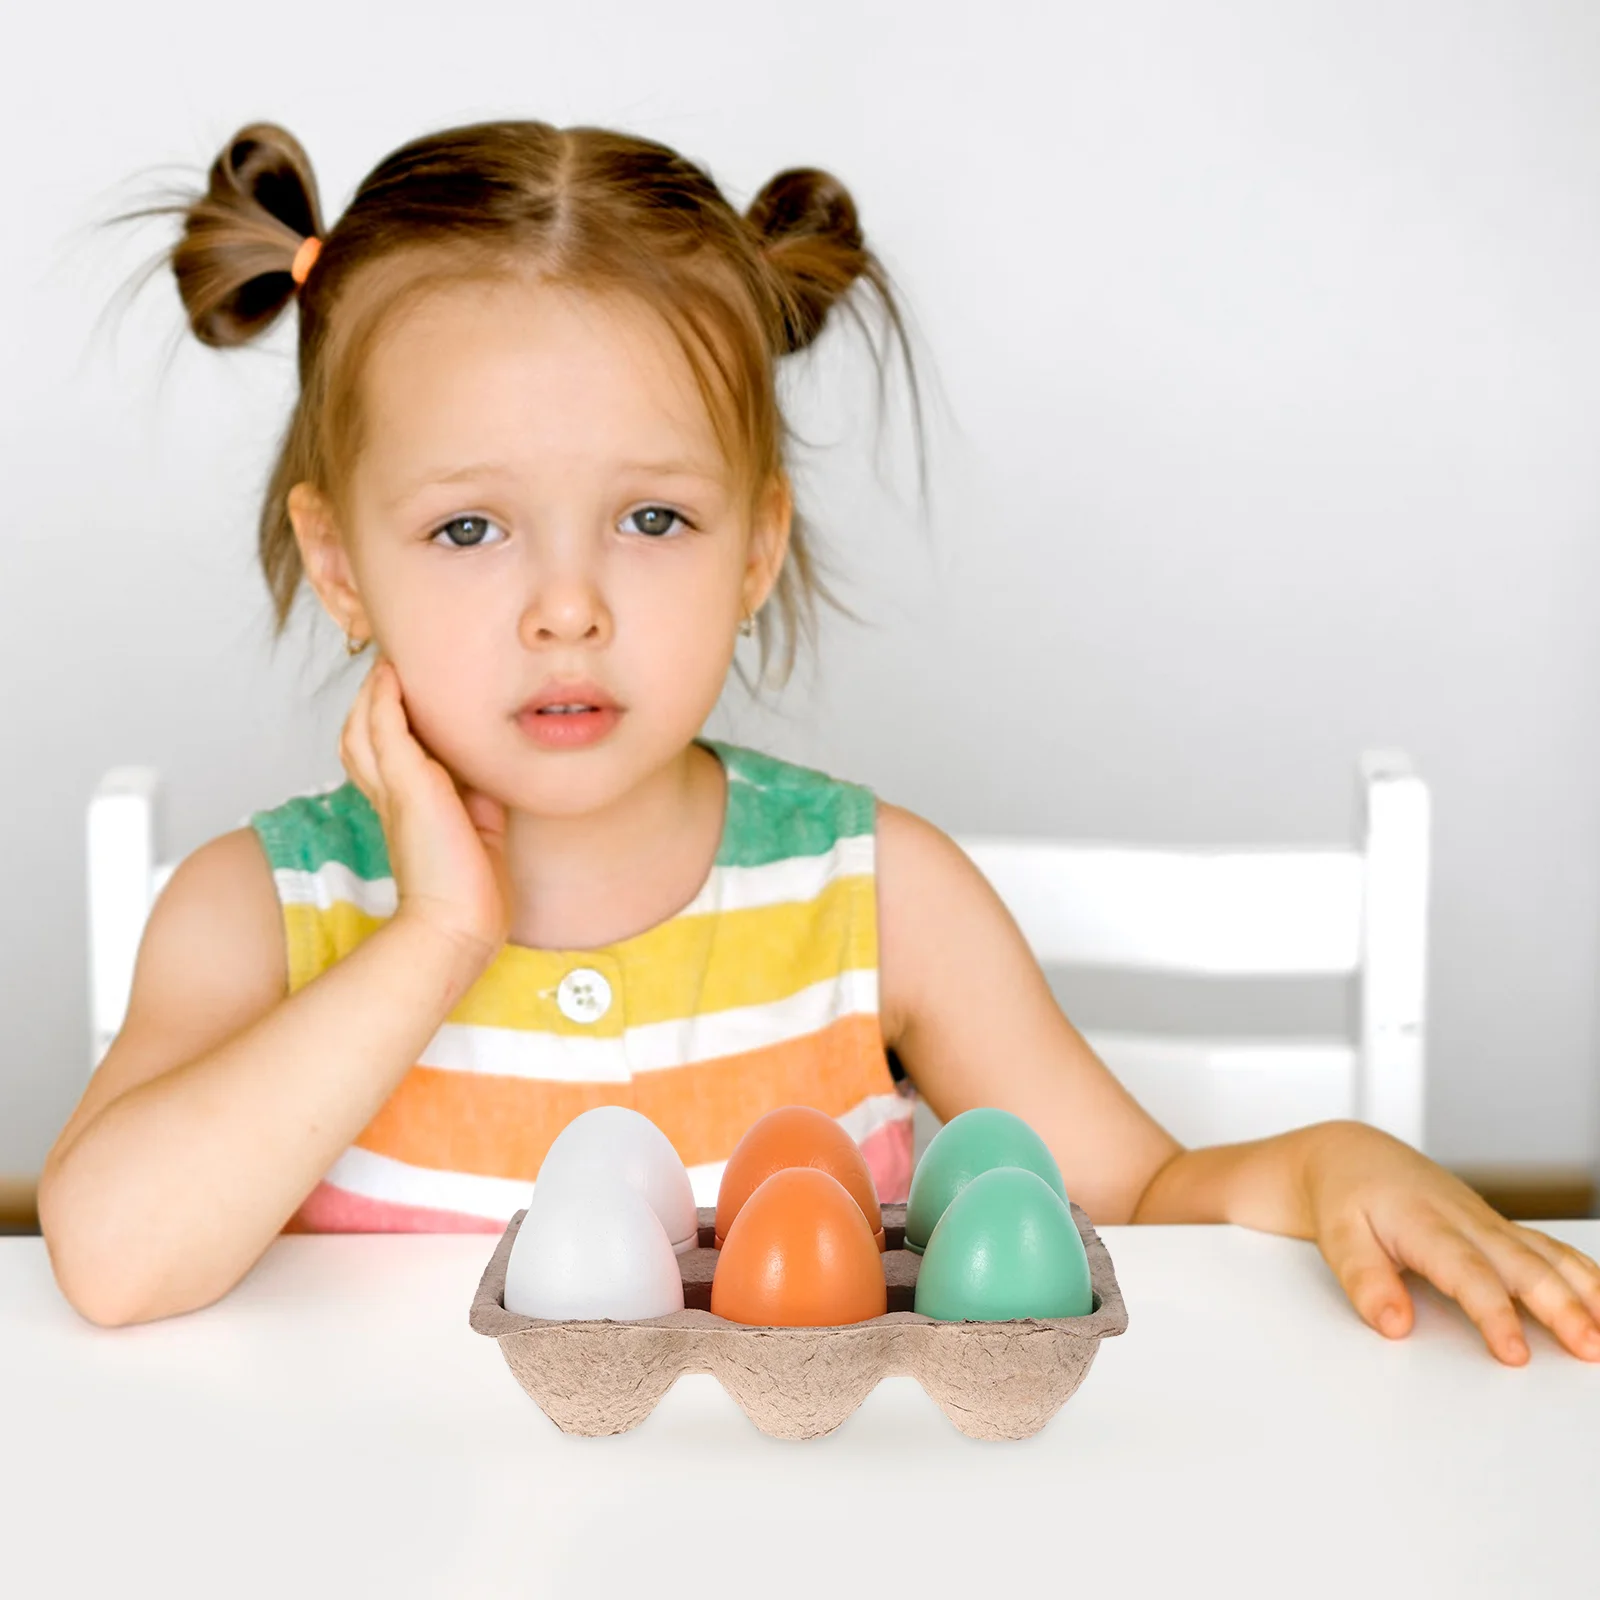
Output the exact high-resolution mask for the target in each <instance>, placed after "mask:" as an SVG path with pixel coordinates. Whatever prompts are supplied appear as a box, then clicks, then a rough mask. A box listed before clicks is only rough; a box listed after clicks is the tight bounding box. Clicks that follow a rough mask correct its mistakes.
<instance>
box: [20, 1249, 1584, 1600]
mask: <svg viewBox="0 0 1600 1600" xmlns="http://www.w3.org/2000/svg"><path fill="white" fill-rule="evenodd" d="M1544 1226H1545V1227H1546V1229H1547V1231H1549V1232H1551V1233H1553V1234H1555V1235H1557V1236H1558V1237H1561V1238H1564V1239H1567V1240H1569V1241H1570V1242H1572V1243H1574V1244H1576V1245H1578V1246H1579V1247H1580V1248H1582V1249H1584V1250H1585V1251H1587V1252H1588V1253H1590V1254H1591V1255H1594V1254H1600V1222H1566V1223H1550V1224H1545V1225H1544ZM1101 1236H1102V1238H1103V1239H1104V1240H1105V1243H1106V1246H1107V1248H1108V1249H1109V1250H1110V1252H1111V1257H1112V1260H1113V1261H1114V1262H1115V1264H1116V1268H1117V1274H1118V1278H1119V1281H1120V1282H1121V1285H1122V1289H1123V1293H1124V1295H1125V1297H1126V1299H1127V1303H1128V1313H1129V1327H1128V1331H1127V1332H1126V1333H1125V1334H1123V1335H1122V1336H1121V1337H1119V1338H1114V1339H1108V1340H1106V1341H1105V1342H1104V1343H1103V1344H1102V1346H1101V1348H1100V1353H1099V1355H1098V1356H1097V1357H1096V1359H1095V1363H1094V1365H1093V1366H1092V1367H1091V1368H1090V1370H1089V1374H1088V1376H1087V1378H1086V1379H1085V1380H1084V1382H1083V1385H1082V1387H1081V1388H1080V1389H1079V1390H1078V1392H1077V1393H1076V1394H1075V1395H1074V1396H1073V1397H1072V1398H1071V1399H1070V1400H1068V1402H1067V1403H1066V1405H1065V1406H1064V1407H1063V1409H1062V1410H1061V1411H1060V1412H1058V1413H1057V1415H1056V1417H1055V1418H1054V1419H1053V1420H1052V1421H1051V1422H1050V1424H1049V1425H1048V1426H1047V1427H1046V1428H1045V1429H1044V1430H1043V1432H1041V1433H1040V1434H1038V1435H1036V1436H1035V1437H1034V1438H1032V1439H1029V1440H1024V1441H1019V1442H1015V1443H980V1442H977V1441H974V1440H970V1439H967V1438H965V1437H964V1436H963V1435H961V1434H960V1433H958V1432H957V1431H956V1429H955V1428H954V1427H952V1426H951V1424H950V1423H949V1422H948V1421H947V1420H946V1419H945V1417H944V1415H943V1414H942V1413H941V1412H940V1411H939V1409H938V1408H937V1407H936V1406H935V1405H934V1404H933V1402H932V1401H931V1400H930V1399H928V1398H927V1396H926V1395H924V1394H923V1392H922V1391H921V1389H920V1388H918V1387H917V1385H916V1382H915V1381H914V1380H913V1379H910V1378H891V1379H886V1380H885V1381H884V1382H883V1383H882V1384H880V1385H879V1387H878V1388H877V1389H876V1390H874V1391H873V1393H872V1394H871V1395H870V1396H869V1398H868V1399H867V1401H866V1403H865V1404H864V1405H863V1406H862V1407H861V1409H860V1410H859V1411H857V1412H856V1413H855V1415H854V1416H853V1417H851V1419H850V1420H849V1421H848V1422H847V1423H846V1424H845V1425H844V1426H843V1427H842V1428H841V1429H839V1430H838V1431H837V1432H836V1433H834V1434H831V1435H829V1436H828V1437H826V1438H823V1439H818V1440H813V1441H810V1442H808V1443H786V1442H780V1441H777V1440H772V1439H768V1438H766V1437H765V1436H764V1435H762V1434H760V1433H758V1432H757V1431H756V1429H755V1428H754V1427H753V1426H752V1425H751V1424H750V1423H749V1421H747V1420H746V1418H745V1416H744V1414H743V1412H741V1411H740V1410H739V1408H738V1407H737V1406H736V1405H735V1404H734V1402H733V1400H732V1399H730V1398H729V1397H728V1396H727V1395H726V1394H725V1393H724V1392H723V1391H722V1389H721V1388H720V1387H719V1386H718V1384H717V1382H716V1380H715V1379H714V1378H710V1377H703V1376H690V1377H685V1378H683V1379H680V1381H679V1382H678V1384H677V1386H676V1387H675V1388H674V1389H673V1390H672V1391H671V1392H670V1393H669V1394H668V1395H667V1396H666V1398H665V1399H664V1400H663V1401H662V1402H661V1404H660V1405H659V1406H658V1407H657V1409H656V1411H655V1412H654V1414H653V1415H652V1416H651V1417H650V1418H649V1420H648V1421H647V1422H645V1423H644V1425H643V1426H642V1427H640V1428H639V1429H637V1430H636V1431H635V1432H633V1433H630V1434H624V1435H620V1436H617V1437H614V1438H608V1439H580V1438H572V1437H568V1436H567V1435H564V1434H562V1433H560V1432H559V1431H558V1430H557V1429H556V1428H555V1427H554V1425H553V1424H551V1423H550V1422H548V1421H547V1420H546V1419H545V1417H544V1415H543V1413H542V1412H540V1411H539V1410H538V1408H537V1407H536V1406H535V1405H534V1404H533V1402H532V1401H531V1400H529V1399H528V1398H527V1397H526V1396H525V1395H524V1394H523V1393H522V1391H521V1389H519V1388H518V1386H517V1384H516V1382H515V1380H514V1379H513V1377H512V1376H511V1373H510V1371H509V1370H508V1369H507V1368H506V1366H505V1363H504V1361H503V1359H502V1357H501V1355H500V1351H499V1348H498V1347H497V1346H496V1344H495V1343H494V1341H493V1340H491V1339H487V1338H484V1337H482V1336H481V1335H478V1334H475V1333H473V1332H471V1331H470V1329H469V1328H468V1327H467V1310H468V1307H469V1305H470V1304H471V1300H472V1293H473V1289H474V1287H475V1285H476V1284H477V1281H478V1277H479V1275H480V1273H481V1271H482V1268H483V1265H484V1263H485V1262H486V1261H487V1259H488V1256H489V1254H490V1251H491V1249H492V1246H493V1240H492V1239H491V1238H489V1237H487V1236H484V1237H477V1238H460V1237H365V1238H305V1237H295V1238H289V1239H284V1240H282V1241H280V1242H279V1243H278V1244H276V1245H275V1246H274V1247H273V1248H272V1249H271V1250H270V1251H269V1252H268V1254H267V1256H266V1258H265V1259H264V1260H263V1261H262V1262H261V1264H260V1265H259V1266H258V1267H257V1269H256V1270H255V1271H254V1272H253V1273H252V1274H251V1276H250V1277H249V1278H248V1279H247V1280H246V1281H245V1282H244V1283H243V1284H242V1285H241V1286H240V1287H239V1288H238V1289H237V1290H235V1292H234V1293H233V1294H232V1295H230V1296H229V1297H228V1298H227V1299H226V1300H225V1301H224V1302H223V1303H222V1304H220V1305H218V1306H214V1307H212V1308H210V1309H208V1310H205V1311H202V1312H198V1313H196V1314H194V1315H192V1316H188V1317H182V1318H176V1319H173V1320H171V1321H169V1322H166V1323H158V1324H154V1325H151V1326H147V1327H140V1328H130V1329H123V1330H115V1331H111V1330H104V1329H98V1328H95V1327H93V1326H92V1325H90V1324H88V1323H85V1322H83V1321H82V1320H81V1319H79V1318H78V1317H77V1315H76V1314H75V1313H74V1312H73V1311H72V1310H71V1308H70V1307H69V1306H68V1305H67V1304H66V1302H65V1301H64V1300H62V1299H61V1297H60V1295H59V1294H58V1292H57V1290H56V1288H55V1285H54V1281H53V1279H52V1278H51V1276H50V1270H49V1263H48V1260H47V1258H46V1255H45V1252H44V1248H43V1245H42V1243H41V1242H40V1241H39V1240H37V1239H4V1240H0V1594H3V1595H8V1596H13V1595H14V1596H17V1597H19V1600H21V1597H29V1600H31V1597H33V1596H52V1597H53V1596H57V1595H64V1596H76V1595H85V1596H89V1595H92V1596H95V1597H96V1600H103V1597H106V1596H115V1597H117V1600H122V1597H124V1596H129V1595H145V1594H149V1595H162V1596H188V1595H202V1594H203V1595H207V1596H214V1595H223V1596H227V1597H228V1600H235V1597H238V1596H244V1595H252V1596H253V1595H272V1596H274V1597H276V1600H284V1597H289V1596H294V1597H299V1596H306V1595H313V1596H320V1595H340V1596H349V1597H358V1596H359V1597H365V1596H368V1595H371V1596H376V1597H388V1596H411V1595H430V1596H433V1595H437V1596H447V1597H452V1600H454V1597H463V1600H478V1597H493V1596H499V1595H510V1594H518V1595H522V1594H528V1595H539V1594H552V1595H571V1596H583V1597H587V1596H591V1595H604V1594H613V1593H616V1594H628V1595H633V1596H638V1597H641V1600H654V1597H657V1596H664V1595H680V1594H681V1595H690V1594H694V1595H699V1596H706V1597H710V1596H716V1595H721V1594H725V1593H736V1592H737V1593H742V1594H746V1595H754V1594H757V1593H761V1594H778V1595H790V1594H794V1595H802V1594H803V1595H807V1596H815V1597H819V1600H820V1597H823V1596H830V1595H834V1596H840V1597H845V1596H850V1597H853V1596H857V1595H860V1596H891V1595H894V1596H900V1595H903V1596H907V1597H918V1600H922V1597H929V1596H935V1595H945V1594H955V1595H962V1596H971V1597H978V1596H984V1597H988V1596H996V1597H1002V1596H1007V1595H1016V1596H1019V1597H1020V1596H1022V1595H1024V1594H1029V1595H1031V1594H1050V1595H1055V1594H1061V1595H1066V1596H1082V1595H1087V1594H1090V1593H1093V1594H1100V1595H1132V1596H1146V1595H1149V1596H1163V1597H1165V1596H1168V1595H1191V1596H1192V1595H1201V1596H1209V1595H1212V1594H1217V1595H1229V1596H1255V1595H1262V1596H1268V1595H1270V1596H1272V1597H1274V1600H1280V1597H1292V1600H1311V1597H1317V1596H1324V1595H1327V1596H1333V1595H1339V1596H1346V1595H1352V1594H1359V1595H1362V1596H1364V1597H1365V1596H1380V1595H1381V1596H1387V1595H1397V1596H1398V1595H1406V1596H1415V1597H1423V1600H1428V1597H1433V1596H1446V1595H1448V1596H1450V1597H1451V1600H1466V1597H1469V1596H1475V1595H1483V1596H1494V1597H1495V1600H1522V1597H1540V1600H1542V1597H1545V1596H1551V1597H1555V1596H1565V1595H1579V1594H1589V1593H1596V1592H1600V1589H1597V1585H1600V1516H1597V1515H1596V1511H1595V1507H1596V1504H1597V1503H1600V1365H1595V1364H1591V1363H1585V1362H1580V1361H1579V1360H1577V1359H1576V1358H1575V1357H1573V1356H1571V1355H1569V1354H1567V1352H1566V1351H1564V1350H1563V1349H1561V1348H1560V1347H1559V1346H1558V1345H1557V1344H1556V1343H1555V1341H1554V1340H1553V1339H1552V1338H1551V1337H1550V1336H1549V1335H1548V1334H1547V1333H1546V1332H1545V1330H1544V1329H1543V1328H1542V1327H1540V1326H1539V1325H1538V1324H1536V1323H1534V1322H1533V1321H1532V1319H1531V1318H1525V1321H1526V1324H1527V1328H1528V1337H1529V1343H1530V1345H1531V1346H1532V1350H1533V1359H1532V1360H1531V1362H1529V1364H1528V1365H1527V1366H1525V1367H1522V1368H1520V1369H1513V1368H1508V1367H1503V1366H1501V1365H1500V1364H1499V1363H1498V1362H1496V1361H1495V1360H1494V1359H1493V1358H1492V1357H1491V1356H1490V1355H1489V1353H1488V1351H1487V1349H1486V1348H1485V1347H1484V1345H1483V1343H1482V1340H1481V1338H1480V1337H1479V1335H1478V1332H1477V1330H1476V1329H1475V1328H1474V1327H1473V1326H1472V1325H1471V1324H1470V1323H1469V1322H1468V1321H1467V1319H1466V1317H1465V1315H1464V1314H1463V1313H1462V1312H1461V1311H1460V1310H1459V1309H1458V1308H1457V1307H1455V1306H1454V1305H1453V1304H1451V1303H1450V1302H1448V1301H1446V1300H1445V1299H1444V1298H1443V1297H1442V1296H1440V1295H1438V1294H1437V1293H1435V1292H1434V1291H1433V1290H1432V1289H1431V1288H1428V1287H1426V1286H1424V1285H1422V1284H1420V1283H1419V1282H1417V1281H1416V1280H1411V1282H1412V1284H1413V1288H1414V1292H1415V1294H1416V1298H1417V1302H1418V1308H1417V1309H1418V1315H1417V1325H1416V1328H1415V1330H1414V1331H1413V1333H1412V1335H1411V1336H1410V1337H1409V1338H1408V1339H1405V1340H1403V1341H1400V1342H1398V1343H1393V1344H1391V1343H1389V1342H1387V1341H1385V1340H1383V1339H1382V1338H1380V1337H1379V1336H1378V1335H1377V1334H1375V1333H1373V1332H1371V1331H1370V1330H1369V1329H1367V1328H1366V1327H1364V1326H1363V1325H1362V1324H1361V1323H1360V1322H1359V1321H1358V1320H1357V1318H1356V1316H1355V1314H1354V1312H1353V1311H1352V1310H1351V1309H1350V1308H1349V1306H1348V1304H1347V1302H1346V1301H1345V1299H1344V1296H1343V1294H1342V1292H1341V1291H1340V1290H1339V1288H1338V1286H1337V1284H1336V1283H1335V1282H1334V1280H1333V1278H1332V1275H1331V1274H1330V1273H1329V1271H1328V1270H1327V1268H1326V1267H1325V1266H1324V1264H1323V1262H1322V1259H1321V1257H1320V1256H1319V1255H1318V1254H1317V1252H1316V1249H1315V1247H1314V1246H1312V1245H1310V1244H1305V1243H1300V1242H1296V1241H1294V1240H1288V1239H1279V1238H1274V1237H1271V1236H1268V1235H1263V1234H1256V1233H1250V1232H1247V1231H1244V1230H1240V1229H1233V1228H1200V1227H1195V1228H1146V1227H1140V1228H1127V1227H1123V1228H1106V1229H1103V1230H1101Z"/></svg>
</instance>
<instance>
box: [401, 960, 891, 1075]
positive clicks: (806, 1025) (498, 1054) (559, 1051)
mask: <svg viewBox="0 0 1600 1600" xmlns="http://www.w3.org/2000/svg"><path fill="white" fill-rule="evenodd" d="M877 1011H878V974H877V972H876V971H875V970H873V969H870V968H859V967H858V968H851V969H848V970H846V971H844V972H841V973H838V974H837V975H836V976H834V977H831V978H824V979H823V980H822V981H821V982H820V983H814V984H811V985H810V986H809V987H807V988H804V989H802V990H800V991H799V992H798V993H797V994H792V995H789V996H787V997H786V998H785V999H782V1000H772V1001H768V1002H767V1003H766V1004H764V1005H755V1006H730V1007H729V1008H728V1009H727V1010H725V1011H702V1012H699V1013H697V1014H696V1015H694V1016H691V1017H682V1018H674V1019H672V1020H669V1021H667V1022H650V1023H644V1024H641V1025H640V1026H639V1027H636V1028H627V1029H624V1030H623V1032H622V1033H621V1034H620V1035H613V1036H612V1037H610V1038H593V1037H589V1036H585V1035H581V1034H580V1035H574V1034H555V1033H542V1032H538V1031H536V1030H533V1029H528V1028H502V1027H495V1026H492V1025H490V1024H487V1023H479V1022H446V1023H442V1024H441V1025H440V1026H439V1029H438V1031H437V1032H436V1033H435V1034H434V1036H433V1037H432V1038H431V1039H430V1040H429V1041H428V1043H427V1044H426V1045H425V1046H424V1047H423V1050H422V1054H421V1055H420V1056H418V1058H417V1064H418V1065H419V1066H424V1067H434V1068H437V1069H438V1070H440V1071H443V1072H474V1073H485V1074H488V1075H490V1076H492V1077H500V1078H527V1079H539V1080H542V1081H545V1082H554V1083H626V1082H627V1080H628V1079H629V1078H630V1077H631V1076H632V1075H633V1074H635V1073H641V1072H664V1071H667V1070H669V1069H670V1068H673V1067H685V1066H693V1065H694V1064H696V1063H697V1062H702V1061H714V1060H717V1059H718V1058H720V1057H723V1056H731V1055H738V1054H741V1053H742V1052H744V1051H748V1050H760V1049H764V1048H766V1047H768V1046H770V1045H777V1044H786V1043H789V1042H790V1041H792V1040H795V1039H803V1038H805V1037H807V1036H808V1035H810V1034H814V1033H820V1032H821V1031H822V1030H823V1029H824V1028H826V1027H828V1026H830V1025H831V1024H832V1023H834V1022H837V1021H838V1020H839V1019H840V1018H841V1017H848V1016H876V1015H877Z"/></svg>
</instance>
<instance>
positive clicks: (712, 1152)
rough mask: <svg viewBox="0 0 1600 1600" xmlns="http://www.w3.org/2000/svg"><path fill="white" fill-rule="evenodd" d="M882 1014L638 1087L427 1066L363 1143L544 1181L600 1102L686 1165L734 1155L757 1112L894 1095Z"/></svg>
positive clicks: (645, 1076)
mask: <svg viewBox="0 0 1600 1600" xmlns="http://www.w3.org/2000/svg"><path fill="white" fill-rule="evenodd" d="M893 1093H895V1083H894V1078H893V1076H892V1074H891V1073H890V1071H889V1063H888V1059H887V1057H886V1056H885V1054H884V1049H883V1037H882V1033H881V1031H880V1029H879V1024H878V1018H877V1017H876V1016H863V1015H860V1014H857V1015H854V1016H847V1017H840V1018H839V1020H838V1021H837V1022H833V1023H830V1024H829V1025H828V1027H826V1028H823V1029H821V1030H819V1031H818V1032H816V1033H811V1034H806V1035H805V1036H804V1037H802V1038H799V1039H791V1040H786V1041H784V1042H783V1043H781V1044H775V1045H767V1046H764V1047H763V1048H761V1049H759V1050H751V1051H746V1052H743V1053H741V1054H737V1055H729V1056H721V1057H719V1058H718V1059H716V1060H714V1061H699V1062H695V1063H693V1064H692V1065H689V1066H684V1067H672V1068H668V1069H666V1070H664V1071H660V1072H646V1073H641V1074H639V1075H638V1076H637V1077H635V1078H633V1079H632V1080H631V1081H630V1082H626V1083H565V1082H554V1081H552V1080H550V1079H540V1078H507V1077H498V1076H495V1075H493V1074H489V1073H474V1072H451V1071H447V1070H442V1069H440V1068H437V1067H425V1066H421V1065H418V1066H415V1067H413V1068H412V1069H411V1071H410V1072H408V1073H407V1074H406V1075H405V1077H404V1078H402V1079H401V1081H400V1084H399V1086H398V1087H397V1088H396V1089H395V1091H394V1093H393V1094H392V1095H391V1096H390V1097H389V1099H388V1101H387V1102H386V1103H385V1105H384V1106H383V1108H382V1110H380V1111H379V1113H378V1114H377V1116H376V1117H374V1118H373V1119H372V1121H371V1122H370V1123H369V1124H368V1125H367V1127H366V1128H365V1129H364V1130H363V1131H362V1133H361V1135H360V1137H359V1138H358V1139H357V1140H356V1141H355V1142H356V1144H357V1145H358V1146H359V1147H360V1148H361V1149H363V1150H370V1151H372V1152H373V1153H374V1154H377V1155H384V1156H391V1157H393V1158H394V1159H395V1160H397V1161H405V1162H409V1163H410V1164H411V1165H413V1166H419V1167H433V1168H436V1169H439V1170H441V1171H446V1172H470V1173H474V1174H477V1175H478V1176H480V1177H492V1178H519V1179H520V1178H525V1179H528V1180H529V1181H532V1179H534V1178H535V1177H536V1176H537V1175H538V1171H539V1166H540V1163H541V1162H543V1160H544V1157H545V1152H546V1151H547V1150H548V1149H549V1148H550V1145H551V1143H552V1142H553V1141H554V1139H555V1137H556V1135H557V1134H558V1133H560V1132H561V1130H562V1129H563V1128H564V1127H566V1125H567V1124H568V1123H569V1122H571V1121H572V1119H573V1118H574V1117H576V1116H578V1115H579V1114H580V1113H581V1112H584V1111H587V1110H589V1109H590V1107H592V1106H599V1105H625V1106H627V1105H631V1106H633V1107H634V1108H635V1109H636V1110H638V1111H641V1112H643V1113H644V1115H645V1116H647V1117H649V1118H650V1120H651V1121H652V1122H654V1123H655V1124H656V1126H657V1127H659V1128H660V1129H661V1131H662V1132H663V1133H664V1134H666V1136H667V1137H668V1138H669V1139H670V1140H671V1141H672V1144H673V1147H674V1148H675V1149H676V1150H677V1152H678V1155H679V1157H680V1158H681V1159H682V1161H683V1163H684V1165H685V1166H690V1167H693V1166H699V1165H702V1164H704V1163H706V1162H710V1161H724V1160H726V1159H727V1158H728V1156H730V1155H731V1154H732V1153H733V1147H734V1146H735V1145H736V1144H737V1143H738V1142H739V1140H740V1138H741V1137H742V1136H743V1134H744V1132H745V1130H746V1129H747V1128H748V1127H749V1126H750V1124H751V1123H752V1122H754V1121H755V1120H756V1118H757V1117H759V1116H762V1115H764V1114H765V1113H766V1112H768V1111H771V1110H774V1109H775V1108H776V1107H778V1106H785V1105H811V1106H815V1107H816V1108H817V1109H818V1110H819V1111H825V1112H827V1113H828V1115H829V1116H832V1117H836V1116H842V1115H843V1114H844V1113H845V1112H846V1111H849V1110H850V1109H851V1108H852V1107H854V1106H856V1105H859V1104H860V1103H861V1101H862V1100H864V1099H866V1098H867V1096H868V1095H875V1094H893Z"/></svg>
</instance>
